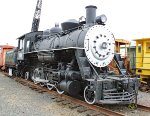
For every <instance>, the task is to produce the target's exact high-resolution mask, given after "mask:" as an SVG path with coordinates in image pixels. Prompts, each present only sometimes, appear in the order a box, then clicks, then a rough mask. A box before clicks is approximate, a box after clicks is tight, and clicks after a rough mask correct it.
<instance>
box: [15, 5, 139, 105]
mask: <svg viewBox="0 0 150 116" xmlns="http://www.w3.org/2000/svg"><path fill="white" fill-rule="evenodd" d="M39 6H40V5H39ZM96 8H97V7H96V6H92V5H90V6H87V7H86V18H85V20H84V21H82V20H81V21H77V20H75V19H70V20H68V21H66V22H63V23H61V28H59V26H58V25H56V26H55V27H53V28H51V29H48V30H46V31H38V30H37V29H38V28H37V27H38V23H39V20H37V19H38V18H37V19H35V18H34V20H33V22H34V23H33V26H32V31H31V32H30V33H27V34H24V35H22V36H21V37H19V38H18V50H17V65H16V66H17V72H18V74H19V75H20V76H22V77H25V79H32V80H33V81H34V83H35V84H37V83H39V84H40V85H41V86H44V85H46V86H47V87H48V89H49V90H52V89H56V91H57V92H58V93H59V94H63V93H65V94H69V95H71V96H81V97H83V98H84V99H85V101H86V102H87V103H89V104H94V103H102V104H116V103H119V104H129V103H132V102H134V101H136V97H137V90H138V79H137V78H130V76H129V75H127V74H122V75H119V76H117V75H114V74H113V72H112V71H109V69H108V67H107V66H108V64H109V63H110V62H111V61H112V59H113V58H114V54H115V53H114V43H115V38H114V35H113V34H112V33H111V32H110V31H109V30H108V29H106V27H105V22H106V16H105V15H100V16H96ZM38 10H39V8H38Z"/></svg>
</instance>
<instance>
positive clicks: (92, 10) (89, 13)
mask: <svg viewBox="0 0 150 116" xmlns="http://www.w3.org/2000/svg"><path fill="white" fill-rule="evenodd" d="M85 8H86V24H91V23H95V18H96V9H97V7H96V6H93V5H89V6H86V7H85Z"/></svg>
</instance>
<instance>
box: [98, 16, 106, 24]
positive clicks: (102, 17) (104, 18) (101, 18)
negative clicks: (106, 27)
mask: <svg viewBox="0 0 150 116" xmlns="http://www.w3.org/2000/svg"><path fill="white" fill-rule="evenodd" d="M106 21H107V17H106V15H104V14H102V15H100V16H97V17H96V22H97V23H98V24H104V23H106Z"/></svg>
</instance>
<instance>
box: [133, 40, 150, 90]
mask: <svg viewBox="0 0 150 116" xmlns="http://www.w3.org/2000/svg"><path fill="white" fill-rule="evenodd" d="M134 41H136V56H135V58H136V61H135V62H136V74H138V75H140V80H141V83H143V84H147V85H148V86H149V87H150V38H141V39H135V40H134Z"/></svg>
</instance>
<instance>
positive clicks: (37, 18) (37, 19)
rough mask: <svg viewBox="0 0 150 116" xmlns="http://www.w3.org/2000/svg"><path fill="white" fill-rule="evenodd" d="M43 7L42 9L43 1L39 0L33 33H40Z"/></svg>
mask: <svg viewBox="0 0 150 116" xmlns="http://www.w3.org/2000/svg"><path fill="white" fill-rule="evenodd" d="M41 7H42V0H37V4H36V8H35V12H34V17H33V22H32V28H31V32H35V31H38V28H39V23H40V16H41Z"/></svg>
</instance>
